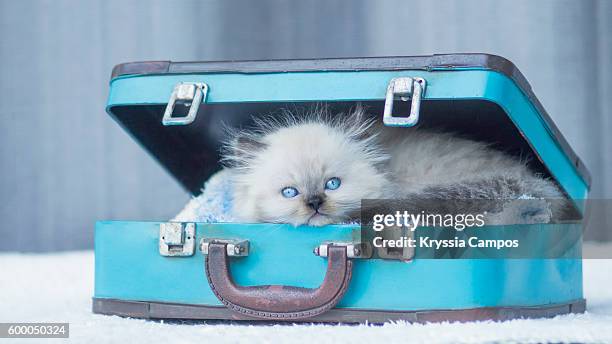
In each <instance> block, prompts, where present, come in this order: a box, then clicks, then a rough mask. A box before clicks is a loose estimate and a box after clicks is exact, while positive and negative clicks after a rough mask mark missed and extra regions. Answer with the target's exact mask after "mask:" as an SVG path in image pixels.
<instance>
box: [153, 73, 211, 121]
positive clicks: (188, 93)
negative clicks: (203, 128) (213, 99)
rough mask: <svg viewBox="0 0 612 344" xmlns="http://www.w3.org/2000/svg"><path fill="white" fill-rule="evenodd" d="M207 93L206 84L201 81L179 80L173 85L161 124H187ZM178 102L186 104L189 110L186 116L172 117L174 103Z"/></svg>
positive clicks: (196, 112)
mask: <svg viewBox="0 0 612 344" xmlns="http://www.w3.org/2000/svg"><path fill="white" fill-rule="evenodd" d="M207 94H208V85H206V84H205V83H203V82H179V83H178V84H176V86H174V90H173V91H172V94H171V95H170V100H168V105H167V106H166V111H164V117H163V118H162V124H163V125H165V126H168V125H187V124H190V123H192V122H193V121H194V120H195V118H196V115H197V114H198V109H199V108H200V104H202V102H203V101H206V95H207ZM177 103H179V104H181V105H183V106H188V107H189V111H188V112H187V115H186V116H183V117H173V114H174V108H175V105H176V104H177Z"/></svg>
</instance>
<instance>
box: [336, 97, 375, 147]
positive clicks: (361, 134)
mask: <svg viewBox="0 0 612 344" xmlns="http://www.w3.org/2000/svg"><path fill="white" fill-rule="evenodd" d="M345 116H347V117H346V118H345V119H344V120H343V127H344V128H343V129H344V131H345V133H346V134H347V135H349V136H350V137H351V138H353V139H354V140H358V141H360V140H365V139H368V138H370V137H371V136H373V134H374V132H375V131H374V130H372V129H373V128H372V127H373V125H374V122H375V119H374V118H372V117H369V116H368V114H367V112H366V108H365V107H364V106H363V105H362V104H361V103H357V105H356V106H355V107H354V108H353V109H351V111H350V112H349V113H348V114H347V115H345Z"/></svg>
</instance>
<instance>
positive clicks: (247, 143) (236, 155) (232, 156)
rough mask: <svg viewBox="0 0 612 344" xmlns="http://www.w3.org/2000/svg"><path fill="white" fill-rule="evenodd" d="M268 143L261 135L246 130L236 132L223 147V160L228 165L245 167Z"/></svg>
mask: <svg viewBox="0 0 612 344" xmlns="http://www.w3.org/2000/svg"><path fill="white" fill-rule="evenodd" d="M264 148H266V144H265V143H264V142H262V141H261V138H260V137H259V136H256V135H254V134H250V133H245V132H234V133H233V135H232V138H231V139H230V140H229V141H228V142H227V143H226V144H225V145H224V146H223V147H222V149H221V161H222V162H223V163H224V164H226V165H228V167H245V166H248V164H249V162H250V161H251V160H252V159H253V158H254V157H255V156H256V155H257V153H259V152H260V151H262V150H263V149H264Z"/></svg>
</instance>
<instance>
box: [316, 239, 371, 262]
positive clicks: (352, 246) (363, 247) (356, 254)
mask: <svg viewBox="0 0 612 344" xmlns="http://www.w3.org/2000/svg"><path fill="white" fill-rule="evenodd" d="M330 246H344V247H346V256H347V257H348V258H362V259H367V258H370V257H372V247H371V246H370V245H369V244H368V243H365V242H359V243H354V242H324V243H322V244H321V245H319V246H317V247H315V249H314V254H315V255H317V256H319V257H327V252H328V249H329V247H330Z"/></svg>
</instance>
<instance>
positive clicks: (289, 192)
mask: <svg viewBox="0 0 612 344" xmlns="http://www.w3.org/2000/svg"><path fill="white" fill-rule="evenodd" d="M281 193H282V194H283V196H284V197H285V198H293V197H295V196H297V195H298V194H299V192H298V191H297V189H296V188H292V187H290V186H288V187H286V188H284V189H282V190H281Z"/></svg>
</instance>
